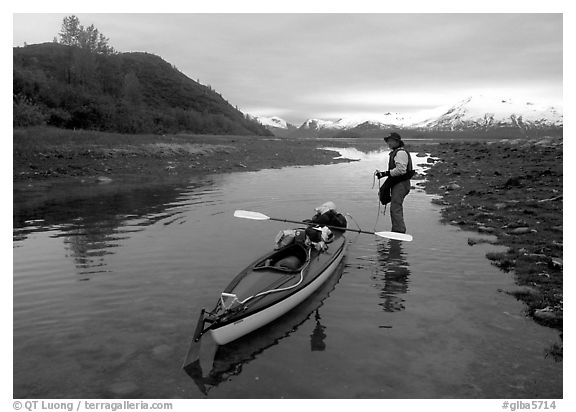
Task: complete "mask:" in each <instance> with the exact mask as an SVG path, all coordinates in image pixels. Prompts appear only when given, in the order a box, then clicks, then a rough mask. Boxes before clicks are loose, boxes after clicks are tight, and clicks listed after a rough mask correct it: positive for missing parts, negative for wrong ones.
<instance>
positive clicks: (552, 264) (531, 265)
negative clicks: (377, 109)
mask: <svg viewBox="0 0 576 412" xmlns="http://www.w3.org/2000/svg"><path fill="white" fill-rule="evenodd" d="M432 152H433V156H436V157H437V158H438V159H439V161H437V162H436V163H435V164H434V165H433V166H431V167H430V169H429V170H428V172H427V178H428V181H427V182H426V184H425V185H426V191H427V192H428V193H432V194H437V195H440V196H441V197H439V198H438V199H436V200H435V203H438V204H440V205H442V206H444V207H443V209H442V218H443V221H444V222H446V223H450V224H453V225H458V226H460V227H462V228H463V229H465V230H472V231H476V232H478V233H479V234H482V235H485V234H488V235H491V236H494V237H495V239H496V240H490V239H487V238H486V237H484V238H482V237H479V238H470V239H469V240H468V243H469V244H470V245H471V246H472V247H473V245H474V244H477V243H479V242H490V243H495V244H499V245H504V246H506V247H508V250H507V252H505V253H489V254H487V256H486V257H487V258H488V259H490V260H491V261H492V263H493V264H494V265H496V266H498V267H499V268H500V269H502V270H503V271H505V272H510V273H513V274H514V276H515V279H516V282H517V284H518V287H517V288H514V289H513V290H503V291H501V292H502V293H508V294H510V295H512V296H514V297H516V298H517V299H520V300H521V301H523V302H525V303H526V305H527V314H528V315H529V316H531V317H532V318H533V319H534V320H535V321H536V322H538V323H539V324H542V325H545V326H549V327H552V328H555V329H558V330H560V331H561V332H562V330H563V221H562V210H563V189H562V182H563V169H562V163H563V152H562V138H541V139H529V140H519V139H518V140H502V141H498V142H472V143H467V142H458V143H442V144H440V145H438V146H435V147H434V148H433V150H432ZM557 349H558V351H557V353H555V354H554V355H555V356H560V357H561V356H562V348H557Z"/></svg>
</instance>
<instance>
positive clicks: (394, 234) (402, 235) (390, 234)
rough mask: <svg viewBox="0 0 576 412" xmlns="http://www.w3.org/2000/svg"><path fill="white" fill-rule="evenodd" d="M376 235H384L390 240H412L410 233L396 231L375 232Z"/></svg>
mask: <svg viewBox="0 0 576 412" xmlns="http://www.w3.org/2000/svg"><path fill="white" fill-rule="evenodd" d="M374 234H375V235H376V236H380V237H385V238H386V239H392V240H403V241H405V242H412V235H407V234H405V233H397V232H376V233H374Z"/></svg>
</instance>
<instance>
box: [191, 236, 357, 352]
mask: <svg viewBox="0 0 576 412" xmlns="http://www.w3.org/2000/svg"><path fill="white" fill-rule="evenodd" d="M327 245H328V248H327V249H326V250H325V251H319V250H316V249H315V248H313V247H306V246H304V245H303V244H301V243H291V244H289V245H286V246H284V247H282V248H280V249H278V250H275V251H272V252H269V253H266V254H265V255H263V256H261V257H260V258H258V259H257V260H255V261H254V262H252V263H251V264H250V265H248V266H247V267H246V268H245V269H244V270H242V271H241V272H240V273H239V274H238V275H237V276H236V277H235V278H234V279H233V280H232V282H230V284H229V285H228V286H227V287H226V288H225V289H224V291H223V292H222V293H221V295H220V298H219V299H218V302H217V303H216V305H215V307H214V309H213V310H212V311H206V310H204V309H202V312H201V314H200V317H199V319H198V324H197V326H196V330H195V332H194V341H195V342H197V341H199V340H200V338H201V337H202V335H204V334H205V333H210V335H211V337H212V339H213V340H214V341H215V342H216V343H217V344H218V345H225V344H227V343H229V342H232V341H234V340H236V339H238V338H240V337H242V336H245V335H247V334H249V333H251V332H253V331H255V330H257V329H258V328H260V327H262V326H264V325H266V324H268V323H270V322H272V321H274V320H275V319H278V318H279V317H281V316H282V315H284V314H285V313H287V312H289V311H290V310H291V309H293V308H294V307H296V306H297V305H299V304H300V303H302V302H303V301H304V300H305V299H306V298H307V297H309V296H310V295H311V294H312V293H314V291H316V290H317V289H318V288H319V287H320V286H322V284H324V283H325V282H326V280H327V279H329V278H330V276H331V275H332V274H333V273H334V272H335V270H336V268H337V267H338V265H339V264H340V262H341V261H342V259H343V258H344V254H345V250H346V238H345V236H344V234H343V232H342V231H339V230H335V231H334V236H333V237H332V240H331V241H330V243H328V244H327Z"/></svg>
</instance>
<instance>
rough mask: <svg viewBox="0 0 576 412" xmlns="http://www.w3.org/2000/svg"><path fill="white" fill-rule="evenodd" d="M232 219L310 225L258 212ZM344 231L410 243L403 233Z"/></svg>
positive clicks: (239, 212)
mask: <svg viewBox="0 0 576 412" xmlns="http://www.w3.org/2000/svg"><path fill="white" fill-rule="evenodd" d="M234 217H239V218H242V219H252V220H275V221H277V222H287V223H296V224H298V225H310V224H312V223H310V222H308V223H306V222H299V221H296V220H288V219H277V218H274V217H270V216H266V215H265V214H262V213H258V212H249V211H247V210H236V211H235V212H234ZM326 227H328V228H330V229H340V230H342V228H341V227H338V226H326ZM346 230H347V231H348V232H356V233H365V234H367V235H376V236H380V237H385V238H387V239H393V240H404V241H406V242H410V241H412V236H411V235H407V234H405V233H396V232H367V231H365V230H358V229H348V228H346Z"/></svg>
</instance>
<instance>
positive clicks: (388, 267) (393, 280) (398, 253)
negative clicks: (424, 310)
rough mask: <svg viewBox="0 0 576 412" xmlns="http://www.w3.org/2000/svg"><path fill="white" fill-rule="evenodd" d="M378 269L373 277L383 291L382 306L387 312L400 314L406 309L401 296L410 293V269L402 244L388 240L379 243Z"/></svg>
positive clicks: (381, 294)
mask: <svg viewBox="0 0 576 412" xmlns="http://www.w3.org/2000/svg"><path fill="white" fill-rule="evenodd" d="M377 248H378V268H377V272H376V273H375V274H374V276H373V280H375V281H376V282H377V283H376V284H375V285H374V286H376V287H377V288H379V289H380V290H381V292H380V297H381V298H382V299H383V302H382V303H380V306H382V307H383V308H384V310H385V311H386V312H399V311H402V310H404V309H405V307H404V302H405V300H404V299H403V298H402V297H401V296H400V295H403V294H405V293H406V292H408V277H409V276H410V269H409V265H408V262H406V256H405V254H404V251H403V250H402V242H401V241H399V240H388V241H386V242H379V243H378V246H377Z"/></svg>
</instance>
